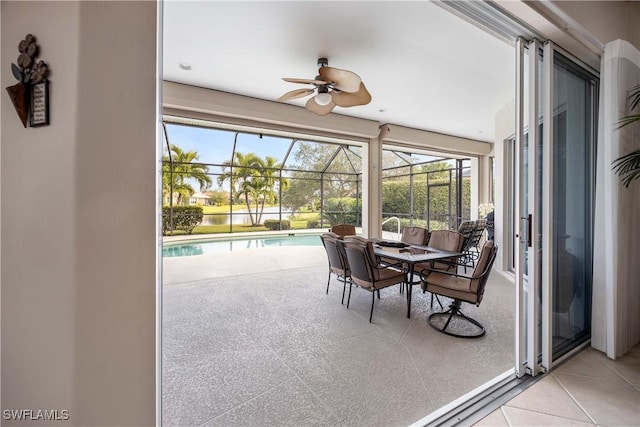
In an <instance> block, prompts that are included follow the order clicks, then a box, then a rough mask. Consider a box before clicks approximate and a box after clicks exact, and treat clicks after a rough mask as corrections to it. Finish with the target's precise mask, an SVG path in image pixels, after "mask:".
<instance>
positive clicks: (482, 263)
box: [471, 240, 494, 292]
mask: <svg viewBox="0 0 640 427" xmlns="http://www.w3.org/2000/svg"><path fill="white" fill-rule="evenodd" d="M493 246H494V243H493V240H487V241H486V242H485V244H484V245H483V246H482V251H481V252H480V256H479V257H478V263H477V264H476V268H474V269H473V276H479V275H481V274H482V272H483V271H484V269H485V268H486V267H487V263H488V262H489V257H490V256H491V251H492V249H493ZM479 285H480V279H473V280H472V281H471V291H472V292H477V291H478V286H479Z"/></svg>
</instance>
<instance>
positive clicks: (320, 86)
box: [278, 58, 371, 116]
mask: <svg viewBox="0 0 640 427" xmlns="http://www.w3.org/2000/svg"><path fill="white" fill-rule="evenodd" d="M328 64H329V61H328V60H327V58H319V59H318V75H317V76H316V78H315V79H293V78H288V77H284V78H283V79H282V80H284V81H286V82H290V83H301V84H311V85H314V86H315V88H308V89H295V90H292V91H289V92H287V93H285V94H284V95H282V96H281V97H280V98H278V101H289V100H291V99H297V98H302V97H303V96H307V95H311V94H312V93H315V92H316V91H317V92H318V93H317V94H316V95H315V96H312V97H311V98H309V100H308V101H307V103H306V104H305V108H306V109H307V110H309V111H312V112H314V113H316V114H319V115H321V116H324V115H326V114H329V113H330V112H331V110H333V109H334V107H335V106H336V105H337V106H339V107H354V106H356V105H366V104H368V103H369V102H371V94H370V93H369V92H368V91H367V88H366V87H365V86H364V83H362V79H360V76H358V75H357V74H356V73H354V72H352V71H348V70H341V69H339V68H333V67H329V66H328Z"/></svg>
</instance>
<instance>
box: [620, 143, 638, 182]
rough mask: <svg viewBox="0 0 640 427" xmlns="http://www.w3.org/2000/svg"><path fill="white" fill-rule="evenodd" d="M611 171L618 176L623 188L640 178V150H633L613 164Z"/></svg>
mask: <svg viewBox="0 0 640 427" xmlns="http://www.w3.org/2000/svg"><path fill="white" fill-rule="evenodd" d="M613 170H614V172H615V173H616V174H618V175H620V179H621V180H622V183H623V184H624V186H625V187H628V186H629V184H631V182H633V181H635V180H636V179H638V178H640V150H635V151H632V152H630V153H629V154H626V155H624V156H622V157H619V158H617V159H616V160H614V162H613Z"/></svg>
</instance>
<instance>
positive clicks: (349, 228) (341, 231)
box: [329, 224, 356, 237]
mask: <svg viewBox="0 0 640 427" xmlns="http://www.w3.org/2000/svg"><path fill="white" fill-rule="evenodd" d="M329 231H330V232H332V233H336V234H337V235H339V236H340V237H345V236H355V234H356V227H355V225H349V224H336V225H333V226H331V228H330V229H329Z"/></svg>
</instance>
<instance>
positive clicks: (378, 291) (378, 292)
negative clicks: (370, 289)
mask: <svg viewBox="0 0 640 427" xmlns="http://www.w3.org/2000/svg"><path fill="white" fill-rule="evenodd" d="M376 292H377V294H378V300H379V299H380V289H378V290H377V291H376Z"/></svg>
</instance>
